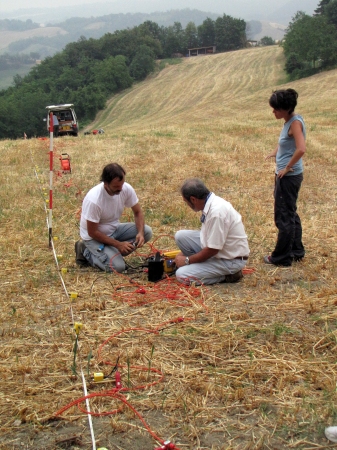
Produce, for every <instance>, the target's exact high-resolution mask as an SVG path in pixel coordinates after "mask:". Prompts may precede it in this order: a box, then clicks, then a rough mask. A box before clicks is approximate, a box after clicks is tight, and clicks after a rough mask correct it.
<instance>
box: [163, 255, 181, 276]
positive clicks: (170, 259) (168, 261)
mask: <svg viewBox="0 0 337 450" xmlns="http://www.w3.org/2000/svg"><path fill="white" fill-rule="evenodd" d="M179 253H180V250H173V251H172V252H165V253H163V257H164V272H166V273H171V272H173V271H174V270H175V268H176V264H175V262H174V258H175V257H176V256H177V255H178V254H179Z"/></svg>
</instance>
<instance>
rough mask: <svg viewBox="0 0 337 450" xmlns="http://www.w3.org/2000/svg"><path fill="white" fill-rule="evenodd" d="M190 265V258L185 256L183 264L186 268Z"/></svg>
mask: <svg viewBox="0 0 337 450" xmlns="http://www.w3.org/2000/svg"><path fill="white" fill-rule="evenodd" d="M189 263H190V258H189V257H188V256H186V258H185V264H186V265H187V266H188V265H189Z"/></svg>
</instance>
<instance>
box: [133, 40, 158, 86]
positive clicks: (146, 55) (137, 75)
mask: <svg viewBox="0 0 337 450" xmlns="http://www.w3.org/2000/svg"><path fill="white" fill-rule="evenodd" d="M154 67H155V63H154V53H153V51H152V50H151V48H150V47H148V46H147V45H144V44H143V45H140V46H139V48H138V49H137V52H136V54H135V56H134V58H133V60H132V62H131V64H130V68H129V69H130V75H131V76H132V77H133V78H134V79H135V80H143V79H144V78H146V76H147V75H148V74H149V73H151V72H153V70H154Z"/></svg>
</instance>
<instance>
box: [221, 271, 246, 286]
mask: <svg viewBox="0 0 337 450" xmlns="http://www.w3.org/2000/svg"><path fill="white" fill-rule="evenodd" d="M241 278H243V273H242V270H239V272H236V273H231V274H229V275H226V276H225V279H224V280H223V283H237V282H238V281H240V280H241Z"/></svg>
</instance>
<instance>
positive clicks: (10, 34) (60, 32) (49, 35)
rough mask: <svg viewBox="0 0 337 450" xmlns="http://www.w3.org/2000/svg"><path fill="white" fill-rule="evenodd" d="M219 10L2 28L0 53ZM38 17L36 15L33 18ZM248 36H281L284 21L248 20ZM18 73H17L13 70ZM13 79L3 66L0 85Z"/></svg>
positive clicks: (198, 19)
mask: <svg viewBox="0 0 337 450" xmlns="http://www.w3.org/2000/svg"><path fill="white" fill-rule="evenodd" d="M217 17H219V14H213V13H207V12H203V11H199V10H196V9H194V10H190V9H181V10H170V11H166V12H155V13H151V14H145V13H135V14H131V13H128V14H122V13H121V14H109V15H105V16H99V17H89V18H86V17H73V18H71V19H67V20H65V21H64V22H60V23H53V24H49V25H48V24H47V25H41V26H40V27H38V28H33V29H30V30H24V31H9V30H7V31H0V54H4V53H8V54H22V53H24V54H31V53H34V54H38V55H39V59H44V58H46V57H47V56H53V55H54V54H55V53H57V52H60V51H62V50H63V49H64V47H65V46H66V45H67V44H68V43H70V42H76V41H78V40H79V39H80V38H81V37H85V38H86V39H89V38H94V39H99V38H101V37H102V36H103V35H104V34H106V33H114V32H115V31H116V30H123V29H127V28H133V27H135V26H137V25H140V24H141V23H143V22H145V21H147V20H150V21H152V22H155V23H157V24H158V25H160V26H164V27H168V26H170V25H173V24H174V23H175V22H180V23H181V25H182V27H183V28H185V27H186V25H187V24H188V23H189V22H194V23H195V25H197V26H198V25H201V24H202V22H203V21H204V20H205V19H207V18H211V19H212V20H216V19H217ZM34 19H35V20H36V17H35V18H34ZM247 25H248V26H247V37H248V38H249V39H253V40H259V39H261V38H262V37H264V36H270V37H271V38H273V39H275V40H278V39H282V37H283V35H284V29H285V26H284V25H280V24H276V23H270V22H262V21H251V22H247ZM29 70H30V67H29V66H26V67H22V68H20V70H18V72H17V73H19V74H20V75H21V76H24V75H25V73H28V71H29ZM13 75H15V73H14V74H13ZM11 83H12V80H11V77H10V76H9V75H8V73H7V74H5V73H4V72H3V71H1V70H0V88H6V87H8V86H10V85H11Z"/></svg>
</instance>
